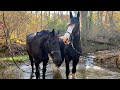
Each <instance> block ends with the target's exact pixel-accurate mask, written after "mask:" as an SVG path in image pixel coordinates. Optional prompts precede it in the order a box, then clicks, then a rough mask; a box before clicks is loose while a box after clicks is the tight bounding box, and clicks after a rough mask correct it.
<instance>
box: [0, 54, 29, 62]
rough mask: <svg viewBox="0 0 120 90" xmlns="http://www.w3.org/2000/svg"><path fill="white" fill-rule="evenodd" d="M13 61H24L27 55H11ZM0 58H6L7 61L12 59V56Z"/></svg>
mask: <svg viewBox="0 0 120 90" xmlns="http://www.w3.org/2000/svg"><path fill="white" fill-rule="evenodd" d="M13 58H14V60H15V61H26V60H28V55H21V56H14V57H13ZM0 60H8V61H12V60H13V59H12V57H3V58H0Z"/></svg>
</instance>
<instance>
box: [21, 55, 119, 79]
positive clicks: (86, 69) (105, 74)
mask: <svg viewBox="0 0 120 90" xmlns="http://www.w3.org/2000/svg"><path fill="white" fill-rule="evenodd" d="M93 58H94V57H93V56H92V57H91V56H90V57H86V58H84V59H82V60H83V61H82V62H81V60H80V62H79V64H78V65H77V73H76V79H120V71H119V70H118V69H117V68H114V69H107V68H102V67H99V66H96V65H94V62H93ZM52 66H53V64H52V63H49V64H48V65H47V71H46V79H54V78H53V73H52V72H53V67H52ZM20 68H21V69H23V70H24V71H27V72H31V66H30V65H25V64H24V65H21V67H20ZM40 68H42V63H41V64H40ZM70 71H72V62H71V63H70ZM21 73H22V75H21V77H20V79H30V73H24V72H22V71H21ZM60 73H61V76H62V79H65V78H66V77H65V64H64V63H63V64H62V66H61V67H60ZM40 76H41V77H40V78H41V79H42V71H40ZM70 78H71V73H70ZM33 79H35V74H34V77H33Z"/></svg>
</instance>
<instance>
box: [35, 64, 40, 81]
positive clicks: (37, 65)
mask: <svg viewBox="0 0 120 90" xmlns="http://www.w3.org/2000/svg"><path fill="white" fill-rule="evenodd" d="M35 66H36V72H35V74H36V79H39V78H40V72H39V69H38V68H39V63H36V62H35Z"/></svg>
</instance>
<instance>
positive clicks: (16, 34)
mask: <svg viewBox="0 0 120 90" xmlns="http://www.w3.org/2000/svg"><path fill="white" fill-rule="evenodd" d="M80 12H81V17H80V30H81V43H82V49H83V53H90V52H95V51H98V50H106V49H119V47H120V45H119V44H120V12H119V11H80ZM73 14H74V15H76V14H77V11H73ZM67 23H69V11H0V52H6V51H7V49H8V46H9V45H11V44H12V46H13V44H14V45H15V44H16V45H17V44H18V45H25V39H26V35H28V34H29V33H34V32H38V31H41V30H43V29H47V30H52V29H53V28H54V29H55V30H56V31H57V30H60V36H62V35H63V34H64V33H65V32H66V30H67ZM10 41H11V42H10Z"/></svg>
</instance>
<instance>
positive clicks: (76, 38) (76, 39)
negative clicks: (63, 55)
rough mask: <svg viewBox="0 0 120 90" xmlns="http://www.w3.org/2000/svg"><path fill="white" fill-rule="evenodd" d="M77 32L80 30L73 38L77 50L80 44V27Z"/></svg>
mask: <svg viewBox="0 0 120 90" xmlns="http://www.w3.org/2000/svg"><path fill="white" fill-rule="evenodd" d="M77 30H78V31H77V34H76V35H75V36H74V38H73V45H74V46H75V48H77V47H78V46H79V44H80V29H79V26H78V29H77Z"/></svg>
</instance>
